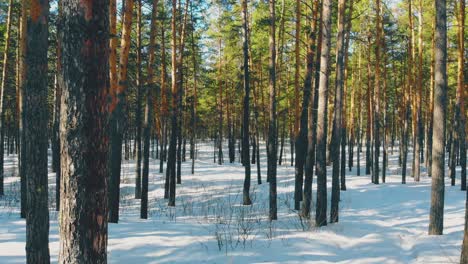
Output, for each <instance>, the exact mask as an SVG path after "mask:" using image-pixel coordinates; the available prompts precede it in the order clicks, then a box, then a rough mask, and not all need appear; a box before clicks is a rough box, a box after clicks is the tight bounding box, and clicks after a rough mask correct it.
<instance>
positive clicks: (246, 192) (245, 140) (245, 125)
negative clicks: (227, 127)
mask: <svg viewBox="0 0 468 264" xmlns="http://www.w3.org/2000/svg"><path fill="white" fill-rule="evenodd" d="M241 5H242V29H243V47H242V49H243V54H244V64H243V71H244V76H243V77H244V78H243V83H244V115H243V120H242V155H241V156H242V160H243V161H244V162H243V164H244V168H245V178H244V188H243V204H244V205H250V204H252V201H251V200H250V162H249V160H250V158H249V155H250V153H249V117H250V105H249V104H250V103H249V101H250V72H249V32H248V13H247V0H242V2H241Z"/></svg>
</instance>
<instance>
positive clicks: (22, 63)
mask: <svg viewBox="0 0 468 264" xmlns="http://www.w3.org/2000/svg"><path fill="white" fill-rule="evenodd" d="M27 13H28V9H27V0H21V17H20V28H19V30H20V35H19V48H20V52H19V55H20V56H19V69H18V70H19V78H18V79H19V80H18V83H19V85H18V88H17V89H18V92H17V97H18V98H17V100H18V138H19V153H18V173H19V176H20V189H21V191H20V192H21V195H20V196H21V197H20V207H21V212H20V216H21V218H26V196H27V190H26V177H25V174H24V170H23V164H24V155H23V154H24V144H23V142H24V133H23V127H24V122H23V97H24V82H25V79H26V58H25V54H26V50H27V44H26V36H27V22H26V21H27Z"/></svg>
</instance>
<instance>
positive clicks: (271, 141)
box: [267, 0, 278, 221]
mask: <svg viewBox="0 0 468 264" xmlns="http://www.w3.org/2000/svg"><path fill="white" fill-rule="evenodd" d="M275 3H276V1H275V0H270V1H269V6H270V41H269V42H270V62H269V67H268V68H269V87H270V124H269V127H268V166H267V175H268V176H267V177H268V178H269V179H270V214H269V218H270V221H271V220H276V219H278V213H277V211H278V208H277V197H276V196H277V192H276V166H277V164H276V162H277V161H276V159H277V150H278V148H277V139H278V137H277V135H276V133H277V130H276V26H275V22H276V15H275V8H276V7H275Z"/></svg>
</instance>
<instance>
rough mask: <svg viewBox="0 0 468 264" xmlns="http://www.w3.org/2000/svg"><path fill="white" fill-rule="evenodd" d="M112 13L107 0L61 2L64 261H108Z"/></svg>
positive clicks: (62, 237) (61, 236) (62, 254)
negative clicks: (110, 41)
mask: <svg viewBox="0 0 468 264" xmlns="http://www.w3.org/2000/svg"><path fill="white" fill-rule="evenodd" d="M108 11H109V2H107V1H98V2H83V3H79V4H78V3H77V2H76V1H72V0H63V1H62V12H63V20H62V22H61V23H62V26H63V28H62V30H60V35H59V39H60V42H61V43H62V49H61V50H62V52H61V55H62V57H61V64H62V71H61V72H60V74H61V75H62V77H61V80H63V84H61V87H62V89H63V94H62V101H61V110H62V112H61V117H60V118H61V121H60V140H61V142H60V148H61V154H62V156H61V164H62V165H63V167H62V182H61V184H62V186H61V199H60V202H61V204H60V217H59V221H60V223H59V226H60V238H61V240H60V252H59V263H106V262H107V213H108V210H107V208H108V207H107V177H108V159H109V156H108V149H109V143H108V142H109V136H108V120H109V108H108V107H109V104H108V98H109V90H110V82H109V20H108V19H109V18H108V17H109V12H108ZM70 61H74V62H75V63H69V62H70ZM90 157H91V158H90Z"/></svg>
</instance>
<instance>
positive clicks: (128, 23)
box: [106, 0, 133, 223]
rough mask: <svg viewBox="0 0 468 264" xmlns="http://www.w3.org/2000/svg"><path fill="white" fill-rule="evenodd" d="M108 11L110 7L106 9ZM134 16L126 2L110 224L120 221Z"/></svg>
mask: <svg viewBox="0 0 468 264" xmlns="http://www.w3.org/2000/svg"><path fill="white" fill-rule="evenodd" d="M106 9H108V7H106ZM132 16H133V0H125V9H124V14H123V19H122V20H123V22H122V23H123V27H122V39H121V42H120V52H121V53H120V62H119V66H120V67H119V72H118V82H117V86H112V85H113V84H112V83H111V87H110V95H111V97H112V103H111V105H110V108H109V110H110V112H111V117H110V120H109V126H110V136H109V137H110V149H109V170H110V178H109V222H111V223H117V222H118V221H119V204H120V201H119V200H120V170H121V163H122V137H123V136H124V128H125V123H126V122H125V117H124V105H125V101H126V100H125V90H126V89H127V86H128V84H127V71H128V54H129V52H130V44H131V43H130V35H131V31H132V30H131V27H132Z"/></svg>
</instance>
